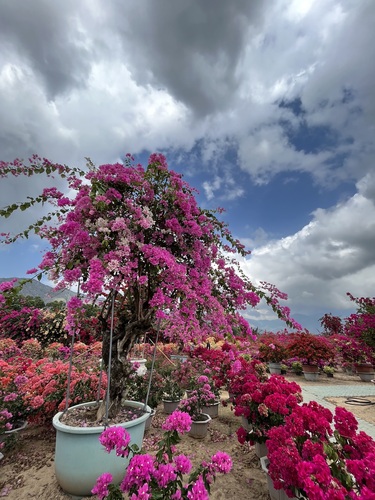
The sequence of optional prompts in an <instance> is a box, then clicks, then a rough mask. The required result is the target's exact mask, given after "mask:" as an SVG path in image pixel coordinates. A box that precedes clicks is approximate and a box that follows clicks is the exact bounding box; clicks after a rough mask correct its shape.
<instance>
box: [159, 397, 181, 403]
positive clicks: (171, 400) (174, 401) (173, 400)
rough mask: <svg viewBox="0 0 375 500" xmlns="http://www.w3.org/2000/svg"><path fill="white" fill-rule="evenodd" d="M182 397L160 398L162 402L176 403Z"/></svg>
mask: <svg viewBox="0 0 375 500" xmlns="http://www.w3.org/2000/svg"><path fill="white" fill-rule="evenodd" d="M181 399H182V398H178V399H167V398H162V401H163V403H164V402H165V403H177V402H180V401H181Z"/></svg>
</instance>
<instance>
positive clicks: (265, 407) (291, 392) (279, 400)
mask: <svg viewBox="0 0 375 500" xmlns="http://www.w3.org/2000/svg"><path fill="white" fill-rule="evenodd" d="M301 401H302V393H301V387H300V386H299V385H298V384H296V383H295V382H288V381H286V380H285V378H284V377H282V376H281V375H271V376H270V378H269V379H268V380H266V381H261V380H259V379H258V378H257V377H256V376H255V375H252V376H249V378H248V380H247V381H246V383H245V384H244V385H243V390H242V393H241V394H240V395H238V396H237V397H236V398H235V401H234V403H235V407H234V414H235V415H237V416H244V417H245V418H246V419H247V420H248V422H249V423H250V424H251V429H250V430H246V429H245V428H244V427H240V428H239V429H238V431H237V437H238V440H239V442H240V443H242V444H243V443H244V442H245V441H250V442H255V443H259V444H262V443H265V442H266V439H267V436H268V433H269V430H270V429H272V428H273V427H275V426H278V425H281V424H282V423H283V422H284V420H285V417H286V416H287V415H289V414H290V413H291V412H292V410H293V409H294V408H295V407H296V406H297V405H298V404H299V403H300V402H301ZM258 451H259V452H261V449H260V447H258ZM265 451H266V450H265V449H264V448H263V453H264V454H266V453H265Z"/></svg>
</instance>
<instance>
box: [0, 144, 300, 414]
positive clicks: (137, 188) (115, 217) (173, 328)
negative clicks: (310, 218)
mask: <svg viewBox="0 0 375 500" xmlns="http://www.w3.org/2000/svg"><path fill="white" fill-rule="evenodd" d="M88 163H89V164H88V167H89V168H88V169H87V171H83V170H82V169H79V168H74V167H73V168H70V167H68V166H66V165H60V164H56V163H52V162H50V161H49V160H47V159H45V158H40V157H38V156H37V155H33V156H32V157H31V158H30V159H29V162H28V163H24V162H23V161H22V160H19V159H17V160H15V161H14V162H0V177H1V178H7V177H10V176H14V177H19V176H21V175H24V176H26V177H29V176H33V175H37V174H42V175H45V176H47V177H53V176H59V177H61V178H62V179H66V181H67V186H66V187H67V191H68V193H69V196H66V195H64V193H62V192H61V191H59V190H58V189H57V188H55V187H53V188H50V187H49V188H45V189H43V191H42V193H41V194H39V195H38V196H35V197H28V198H27V199H26V200H24V201H21V202H19V203H13V204H12V205H10V206H8V207H5V208H3V209H0V216H3V217H9V216H11V215H12V214H13V213H14V212H15V211H17V210H21V211H24V210H27V209H28V208H30V207H34V206H36V205H38V204H49V205H50V206H51V211H50V212H49V213H47V214H46V215H43V216H42V217H41V218H40V219H39V220H37V221H35V222H34V223H33V224H31V225H30V226H29V228H27V229H25V230H24V231H21V232H20V233H19V234H18V235H15V236H14V235H4V234H2V235H1V239H2V241H4V242H5V243H12V242H14V241H16V240H17V239H18V238H23V237H28V235H29V234H30V233H32V232H34V233H35V234H36V235H38V236H39V237H41V238H44V239H45V240H47V241H48V243H49V250H48V251H47V252H46V253H45V254H44V256H43V259H42V261H41V263H40V264H39V266H38V269H30V270H29V273H30V274H34V273H35V275H36V276H37V277H39V278H41V277H42V275H43V274H47V275H48V276H49V279H51V280H53V281H54V282H55V283H57V284H56V289H58V290H59V289H62V288H65V287H67V288H72V287H74V286H76V285H77V284H80V289H81V291H82V292H83V293H84V295H85V299H87V301H89V300H95V299H96V298H97V297H98V296H101V297H104V298H105V299H104V300H103V302H102V308H101V310H100V313H99V316H98V319H99V325H100V331H101V333H102V334H103V356H102V359H103V362H104V365H105V366H106V368H108V364H109V361H111V364H112V366H111V373H112V374H113V376H112V380H111V384H110V388H109V399H110V416H113V415H115V414H116V413H117V412H118V410H119V409H120V408H121V400H122V398H123V393H124V390H126V387H125V388H124V383H123V381H124V380H127V377H128V375H129V371H127V370H128V367H127V365H126V364H123V363H122V360H124V359H127V358H128V354H129V352H130V351H131V349H132V347H133V345H134V343H135V342H136V341H137V340H138V339H139V337H141V336H143V335H144V334H145V333H146V332H148V331H149V330H150V329H151V328H153V327H154V326H155V323H156V321H157V320H159V319H162V320H163V321H162V323H161V325H162V329H163V330H164V331H163V333H164V336H165V337H169V338H170V339H172V340H174V339H177V340H178V341H179V342H182V343H184V344H185V345H186V344H187V343H189V342H191V341H194V342H201V341H205V340H206V338H207V337H208V336H211V333H212V332H215V335H217V336H221V337H225V336H226V335H233V334H234V333H236V334H238V335H239V334H241V335H243V336H247V337H251V336H252V331H251V328H250V325H249V324H248V323H247V321H246V320H245V319H244V317H243V316H242V315H241V312H243V311H246V310H247V308H248V307H255V306H257V305H258V303H259V302H260V300H262V299H264V300H265V301H266V303H267V304H268V305H269V306H270V307H271V308H272V309H273V311H275V313H277V315H278V316H279V317H280V318H281V319H283V320H285V321H286V322H287V324H288V325H290V326H293V327H299V325H298V324H297V323H296V322H295V321H294V320H293V319H292V318H291V317H290V311H289V309H288V308H287V307H285V306H281V305H280V300H284V299H286V298H287V297H286V295H285V294H282V293H281V292H280V291H279V290H277V288H276V287H274V286H273V285H269V284H267V283H261V286H260V287H256V286H255V285H254V284H253V283H252V282H251V281H250V279H249V278H248V277H246V276H245V274H244V273H243V272H242V271H241V267H240V265H239V263H238V262H237V261H236V260H235V259H233V258H232V255H231V254H239V255H241V256H245V255H247V253H248V252H247V251H246V250H245V247H244V246H243V245H242V244H241V243H240V242H239V241H237V240H235V239H234V238H233V236H232V235H231V233H230V231H229V230H228V228H227V226H226V224H225V223H224V222H223V221H221V220H219V218H218V216H217V214H218V213H220V212H221V210H217V211H208V210H204V209H202V208H200V207H199V206H198V204H197V201H196V199H195V192H194V189H193V188H191V187H190V186H189V185H188V184H187V183H186V182H185V181H184V180H183V179H182V177H181V175H179V174H177V173H176V172H173V171H172V170H169V169H168V165H167V162H166V158H165V157H164V156H163V155H161V154H152V155H151V156H150V159H149V164H148V166H147V167H146V168H143V167H142V166H141V165H136V164H134V159H133V158H132V157H131V155H127V156H126V158H125V159H124V163H115V164H105V165H101V166H99V167H96V166H94V165H93V164H92V163H91V162H90V161H89V162H88ZM52 214H53V217H52ZM50 221H53V223H52V224H55V225H51V222H50ZM56 221H57V224H56ZM8 291H9V290H8ZM6 292H7V291H6V290H5V289H4V290H3V293H2V294H0V300H1V301H3V302H4V301H6V298H5V296H6ZM83 308H84V302H83V300H81V299H78V298H77V297H74V298H72V299H70V300H69V302H68V304H67V315H66V330H67V331H68V332H69V333H72V332H73V331H74V332H76V331H77V330H79V329H80V324H82V320H81V319H82V310H83ZM112 310H114V316H115V317H114V322H113V326H114V336H113V338H114V339H115V340H114V341H113V342H112V346H111V348H112V352H113V356H111V357H110V356H109V353H110V352H111V349H110V346H109V342H110V337H109V335H107V331H108V319H109V318H110V317H111V311H112ZM54 340H59V339H54ZM101 410H102V408H101Z"/></svg>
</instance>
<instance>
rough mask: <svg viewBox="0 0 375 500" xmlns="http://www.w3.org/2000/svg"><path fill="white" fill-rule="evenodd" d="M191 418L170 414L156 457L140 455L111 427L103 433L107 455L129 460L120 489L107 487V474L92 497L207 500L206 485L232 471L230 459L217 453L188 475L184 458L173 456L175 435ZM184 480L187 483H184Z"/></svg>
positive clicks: (123, 434) (122, 433)
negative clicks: (115, 455) (217, 476)
mask: <svg viewBox="0 0 375 500" xmlns="http://www.w3.org/2000/svg"><path fill="white" fill-rule="evenodd" d="M191 423H192V421H191V417H190V416H189V415H188V414H187V413H184V412H180V411H175V412H173V413H172V414H171V415H170V416H169V417H168V418H167V419H166V421H165V423H164V424H163V429H164V431H165V432H164V437H163V439H162V440H161V441H160V443H159V449H158V451H157V453H156V455H155V456H154V455H149V454H140V452H139V451H138V450H134V448H133V447H132V446H130V445H129V442H130V436H129V435H128V434H127V433H126V431H124V429H122V428H117V427H111V428H109V429H107V430H105V431H104V432H103V434H102V435H101V437H100V442H101V443H102V445H103V446H104V447H105V449H106V451H107V452H108V453H109V452H111V451H116V453H117V454H118V455H124V456H129V455H130V456H131V458H130V463H129V466H128V468H127V470H126V472H125V476H124V479H123V481H122V482H121V485H120V486H117V485H114V484H111V483H112V479H113V478H112V476H111V474H109V473H105V474H103V475H102V476H101V477H99V478H98V480H97V483H96V485H95V487H94V488H93V490H92V493H94V494H96V495H97V497H98V499H99V500H103V499H108V500H116V499H120V498H123V495H122V494H123V493H126V494H127V495H129V498H136V497H137V498H145V499H146V498H155V499H156V498H159V499H162V498H171V499H176V500H177V499H181V500H182V499H189V498H191V499H192V498H197V499H198V498H208V496H209V493H210V485H211V484H212V483H213V481H215V477H216V475H217V474H218V473H221V474H227V473H228V472H230V470H231V468H232V460H231V458H230V456H229V455H228V454H226V453H224V452H221V451H218V452H217V453H215V455H213V456H212V457H211V458H210V459H209V460H208V461H205V462H204V463H202V464H201V465H199V466H198V467H197V468H196V469H195V470H194V471H192V463H191V460H190V458H189V457H188V456H186V455H184V454H177V452H176V445H177V444H178V443H179V442H180V440H181V438H180V435H179V434H184V433H186V432H188V431H189V429H190V427H191ZM186 476H187V477H188V479H187V480H186Z"/></svg>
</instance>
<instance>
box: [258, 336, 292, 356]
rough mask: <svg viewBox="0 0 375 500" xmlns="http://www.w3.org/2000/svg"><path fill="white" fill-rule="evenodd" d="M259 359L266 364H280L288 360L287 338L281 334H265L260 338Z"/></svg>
mask: <svg viewBox="0 0 375 500" xmlns="http://www.w3.org/2000/svg"><path fill="white" fill-rule="evenodd" d="M258 342H259V359H260V360H261V361H264V362H266V363H280V362H281V361H283V360H284V359H287V358H288V350H287V342H288V339H287V336H286V334H285V333H284V334H281V333H264V334H262V335H261V336H260V337H258Z"/></svg>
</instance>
